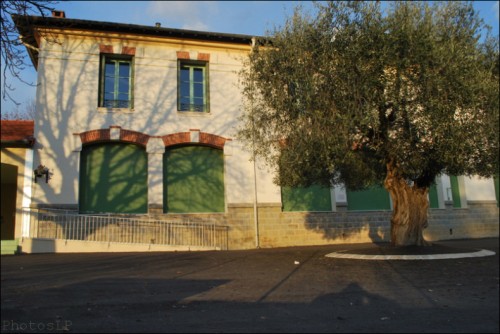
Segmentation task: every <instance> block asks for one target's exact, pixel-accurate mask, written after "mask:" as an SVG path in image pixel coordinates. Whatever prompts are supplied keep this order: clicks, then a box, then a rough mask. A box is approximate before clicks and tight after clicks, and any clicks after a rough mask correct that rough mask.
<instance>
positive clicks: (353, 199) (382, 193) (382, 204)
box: [346, 186, 391, 211]
mask: <svg viewBox="0 0 500 334" xmlns="http://www.w3.org/2000/svg"><path fill="white" fill-rule="evenodd" d="M346 194H347V209H348V210H353V211H355V210H390V209H391V201H390V199H389V193H388V192H387V190H385V188H383V187H375V186H374V187H370V188H368V189H365V190H358V191H352V190H347V191H346Z"/></svg>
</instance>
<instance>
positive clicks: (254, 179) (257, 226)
mask: <svg viewBox="0 0 500 334" xmlns="http://www.w3.org/2000/svg"><path fill="white" fill-rule="evenodd" d="M252 145H253V190H254V194H253V223H254V225H255V248H260V242H259V239H260V238H259V216H258V212H257V203H258V198H257V162H256V161H255V144H252Z"/></svg>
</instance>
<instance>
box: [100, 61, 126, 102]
mask: <svg viewBox="0 0 500 334" xmlns="http://www.w3.org/2000/svg"><path fill="white" fill-rule="evenodd" d="M99 84H100V85H99V107H104V108H129V109H131V108H133V58H132V57H130V56H123V55H106V54H104V55H102V56H101V75H100V81H99Z"/></svg>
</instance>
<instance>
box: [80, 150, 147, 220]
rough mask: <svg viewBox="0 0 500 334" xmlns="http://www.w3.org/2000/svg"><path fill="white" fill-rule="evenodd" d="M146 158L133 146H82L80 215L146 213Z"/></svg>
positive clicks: (141, 151)
mask: <svg viewBox="0 0 500 334" xmlns="http://www.w3.org/2000/svg"><path fill="white" fill-rule="evenodd" d="M147 207H148V158H147V153H146V151H145V150H144V149H143V148H141V147H139V146H136V145H131V144H123V143H109V144H108V143H106V144H96V145H89V146H84V148H83V150H82V152H81V160H80V212H82V213H102V212H107V213H108V212H109V213H146V212H147Z"/></svg>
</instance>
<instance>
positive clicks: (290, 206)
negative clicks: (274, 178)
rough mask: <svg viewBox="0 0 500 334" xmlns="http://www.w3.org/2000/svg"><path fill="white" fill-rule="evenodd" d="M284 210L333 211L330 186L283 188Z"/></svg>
mask: <svg viewBox="0 0 500 334" xmlns="http://www.w3.org/2000/svg"><path fill="white" fill-rule="evenodd" d="M281 201H282V203H283V211H332V198H331V193H330V189H329V188H325V187H320V186H311V187H307V188H302V187H297V188H291V187H283V188H281Z"/></svg>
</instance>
